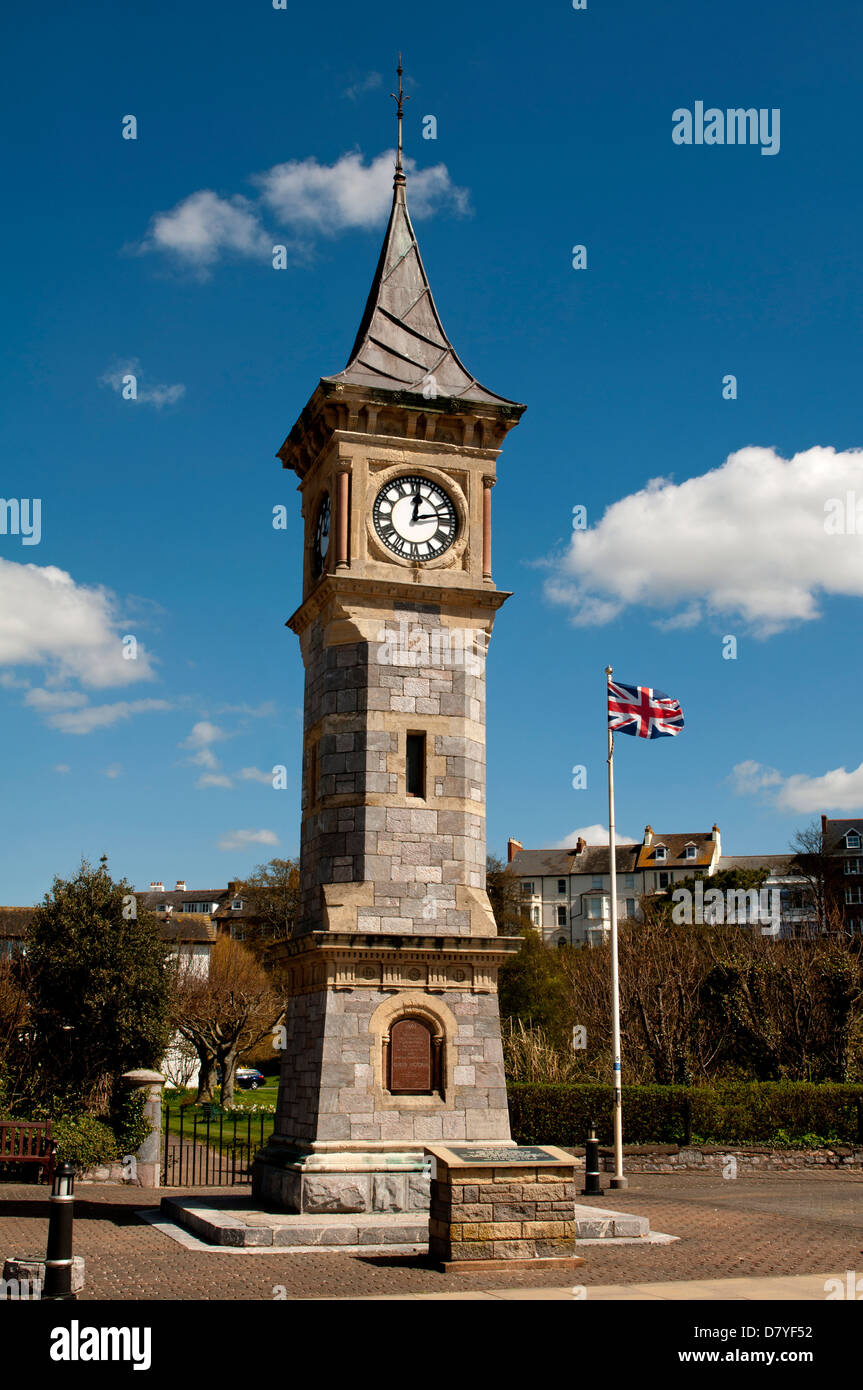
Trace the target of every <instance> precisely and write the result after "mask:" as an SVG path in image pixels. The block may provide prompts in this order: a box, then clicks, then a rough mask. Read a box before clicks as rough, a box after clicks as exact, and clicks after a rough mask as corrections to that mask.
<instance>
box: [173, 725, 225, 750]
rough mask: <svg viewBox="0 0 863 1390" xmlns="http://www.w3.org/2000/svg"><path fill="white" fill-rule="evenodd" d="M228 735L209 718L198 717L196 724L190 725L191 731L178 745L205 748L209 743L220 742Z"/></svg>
mask: <svg viewBox="0 0 863 1390" xmlns="http://www.w3.org/2000/svg"><path fill="white" fill-rule="evenodd" d="M227 737H228V735H227V734H226V733H225V730H224V729H220V728H219V726H218V724H213V723H211V721H210V720H209V719H199V720H198V722H197V724H193V725H192V732H191V733H190V734H189V736H188V737H187V738H184V739H183V742H182V743H181V744H180V745H179V746H180V748H206V747H208V746H209V744H211V743H220V742H221V741H222V739H225V738H227Z"/></svg>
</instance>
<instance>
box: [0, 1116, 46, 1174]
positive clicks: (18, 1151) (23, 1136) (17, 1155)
mask: <svg viewBox="0 0 863 1390" xmlns="http://www.w3.org/2000/svg"><path fill="white" fill-rule="evenodd" d="M54 1156H55V1146H54V1144H53V1143H52V1142H51V1121H50V1120H0V1163H38V1164H39V1165H40V1167H41V1168H42V1169H43V1170H44V1173H45V1181H46V1182H53V1179H54Z"/></svg>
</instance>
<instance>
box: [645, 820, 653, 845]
mask: <svg viewBox="0 0 863 1390" xmlns="http://www.w3.org/2000/svg"><path fill="white" fill-rule="evenodd" d="M644 843H645V844H646V845H652V844H653V826H652V825H646V826H645V827H644Z"/></svg>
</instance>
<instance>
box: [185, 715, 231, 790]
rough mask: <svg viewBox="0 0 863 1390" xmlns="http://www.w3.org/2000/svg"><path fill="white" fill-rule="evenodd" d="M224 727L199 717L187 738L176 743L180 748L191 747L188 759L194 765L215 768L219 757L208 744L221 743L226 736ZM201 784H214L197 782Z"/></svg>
mask: <svg viewBox="0 0 863 1390" xmlns="http://www.w3.org/2000/svg"><path fill="white" fill-rule="evenodd" d="M228 737H229V735H228V734H226V733H225V730H224V729H220V728H219V726H218V724H213V723H211V721H210V720H209V719H199V720H198V722H197V724H194V725H193V726H192V732H191V733H190V734H189V736H188V738H185V739H183V742H182V743H180V744H178V747H180V748H190V749H192V750H193V751H192V755H191V757H190V758H189V759H188V761H189V762H190V763H193V764H194V765H195V766H196V767H208V768H210V769H212V770H215V769H216V768H217V767H218V766H219V759H218V758H217V757H216V755H215V753H214V752H213V750H212V748H211V747H210V744H212V743H221V741H222V739H226V738H228ZM198 785H199V786H202V785H216V784H215V783H202V782H199V783H198Z"/></svg>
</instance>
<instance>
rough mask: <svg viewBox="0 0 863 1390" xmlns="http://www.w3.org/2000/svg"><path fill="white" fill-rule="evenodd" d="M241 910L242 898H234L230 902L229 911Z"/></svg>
mask: <svg viewBox="0 0 863 1390" xmlns="http://www.w3.org/2000/svg"><path fill="white" fill-rule="evenodd" d="M242 910H243V900H242V898H234V901H233V902H232V903H231V911H232V912H242Z"/></svg>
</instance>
